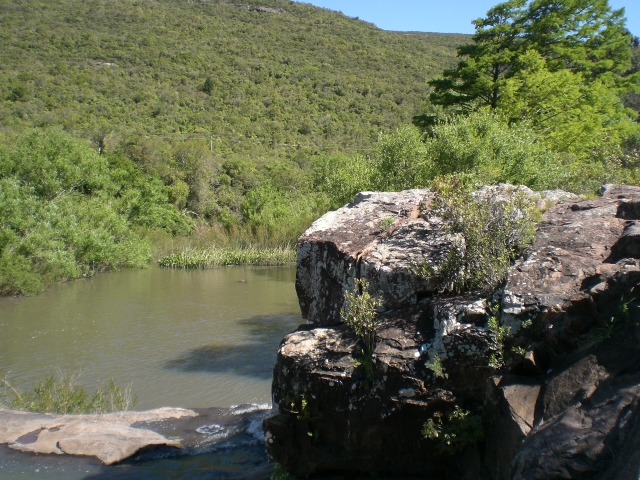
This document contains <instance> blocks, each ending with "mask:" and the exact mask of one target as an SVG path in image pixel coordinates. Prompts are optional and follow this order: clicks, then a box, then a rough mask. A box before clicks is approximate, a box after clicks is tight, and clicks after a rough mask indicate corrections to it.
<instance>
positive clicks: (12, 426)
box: [0, 408, 198, 465]
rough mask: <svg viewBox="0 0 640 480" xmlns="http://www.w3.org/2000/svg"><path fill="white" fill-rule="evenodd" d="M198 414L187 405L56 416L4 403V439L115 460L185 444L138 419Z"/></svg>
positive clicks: (26, 447) (0, 440)
mask: <svg viewBox="0 0 640 480" xmlns="http://www.w3.org/2000/svg"><path fill="white" fill-rule="evenodd" d="M197 415H198V414H197V413H196V412H194V411H192V410H186V409H183V408H158V409H155V410H149V411H144V412H117V413H107V414H101V415H53V414H39V413H30V412H21V411H16V410H7V409H4V408H0V444H7V445H8V446H9V447H10V448H12V449H15V450H20V451H23V452H33V453H48V454H59V455H62V454H67V455H88V456H93V457H97V458H98V459H100V460H101V461H102V462H103V463H104V464H105V465H111V464H114V463H117V462H120V461H122V460H125V459H127V458H129V457H132V456H133V455H135V454H136V453H138V452H139V451H141V450H143V449H147V448H150V447H157V446H166V447H175V448H181V447H182V445H181V443H180V441H179V440H178V439H175V438H174V439H170V438H167V437H165V436H163V435H161V434H159V433H156V432H155V431H153V430H151V429H148V428H142V427H137V426H135V424H139V423H141V422H159V421H163V420H168V419H179V418H185V417H196V416H197Z"/></svg>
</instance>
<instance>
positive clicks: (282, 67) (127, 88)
mask: <svg viewBox="0 0 640 480" xmlns="http://www.w3.org/2000/svg"><path fill="white" fill-rule="evenodd" d="M242 3H243V4H242V5H241V4H238V3H237V2H232V1H230V0H216V1H207V2H191V1H188V0H158V1H151V0H114V1H110V2H104V1H102V0H88V1H79V0H54V1H51V2H45V3H42V2H38V1H36V0H17V1H15V2H14V1H12V2H4V3H3V4H2V5H0V27H1V28H0V39H1V42H2V44H3V46H4V48H3V49H2V52H0V72H1V73H2V74H1V75H0V124H1V125H2V126H3V128H4V129H10V130H14V129H22V128H25V127H46V126H51V125H62V126H64V128H65V129H66V130H68V131H72V132H77V133H78V134H80V135H82V136H84V137H87V138H88V137H92V138H93V139H94V140H95V142H96V145H98V146H101V147H104V148H106V149H107V150H108V149H113V148H117V147H127V146H128V149H129V151H130V155H131V156H133V157H138V158H139V160H141V161H152V160H155V158H153V157H155V156H158V157H163V158H162V159H161V161H163V162H165V163H168V160H169V158H168V155H167V154H168V153H169V152H168V151H167V150H168V147H170V146H173V145H175V144H179V143H180V142H181V141H183V140H186V139H200V143H201V144H202V145H204V146H206V147H207V148H208V147H210V146H211V145H210V140H211V139H213V152H212V154H211V156H212V157H213V158H228V157H229V156H233V155H234V154H236V155H242V156H244V157H248V156H251V157H257V156H262V157H263V158H268V159H269V160H270V159H272V158H273V157H279V158H287V159H294V160H298V161H304V159H305V158H306V157H307V156H308V155H309V154H310V153H314V152H320V151H323V152H325V151H334V152H335V151H341V152H347V153H352V152H355V151H366V150H367V149H369V148H371V146H372V144H373V143H374V142H375V140H376V138H377V135H378V132H379V131H380V130H381V129H383V130H389V129H393V128H395V127H397V126H399V125H401V124H403V123H408V122H409V121H410V119H411V116H412V115H414V114H415V113H416V112H417V111H418V110H419V109H420V108H421V107H422V105H423V103H424V101H425V98H426V96H427V94H428V86H427V85H426V83H425V82H426V80H428V79H430V78H432V77H434V76H435V75H437V74H438V73H439V72H440V71H441V70H442V68H444V67H446V66H449V65H451V64H452V60H453V55H454V54H455V51H454V49H455V47H456V46H457V45H458V44H459V43H461V42H462V41H463V39H464V38H465V36H462V35H439V34H428V35H405V34H402V33H394V32H385V31H382V30H380V29H378V28H376V27H375V26H373V25H371V24H368V23H366V22H362V21H359V20H356V19H352V18H349V17H346V16H344V15H342V14H340V13H337V12H333V11H330V10H325V9H319V8H316V7H313V6H311V5H308V4H303V3H297V2H289V1H284V0H261V1H256V0H248V1H247V2H242ZM256 6H262V7H268V11H264V9H256V8H254V7H256Z"/></svg>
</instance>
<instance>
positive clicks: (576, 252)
mask: <svg viewBox="0 0 640 480" xmlns="http://www.w3.org/2000/svg"><path fill="white" fill-rule="evenodd" d="M511 191H513V187H505V186H501V187H490V188H485V189H483V190H481V191H479V192H478V193H477V194H476V195H482V196H485V197H487V196H489V197H491V198H494V199H495V200H496V201H504V197H505V195H507V196H508V195H509V192H511ZM430 195H431V193H430V192H429V191H427V190H413V191H407V192H399V193H393V194H388V193H376V194H374V193H364V194H360V195H359V196H358V197H356V200H355V202H354V203H353V204H349V205H347V206H345V207H344V208H342V209H340V210H338V211H336V212H332V213H330V214H327V215H326V216H325V217H323V218H322V219H320V220H319V221H317V222H316V223H314V225H313V226H312V227H311V229H310V230H309V231H307V232H306V233H305V234H304V235H303V236H302V237H301V238H300V241H299V250H298V252H299V256H298V273H297V281H296V288H297V291H298V295H299V300H300V305H301V309H302V312H303V315H304V316H305V317H306V318H307V319H309V320H310V322H311V324H310V325H306V326H303V327H301V328H300V329H299V330H298V331H296V332H294V333H292V334H290V335H289V336H287V337H286V338H285V339H284V340H283V342H282V343H281V346H280V350H279V353H278V360H277V363H276V366H275V369H274V382H273V393H274V400H275V401H276V403H277V404H278V408H279V412H280V413H279V415H278V416H276V417H274V418H272V419H268V420H266V421H265V423H264V429H265V432H266V438H267V444H268V451H269V454H270V455H271V456H272V457H273V458H274V459H276V460H277V461H279V462H280V463H282V464H283V465H284V466H285V468H287V469H288V470H289V471H291V472H292V473H294V474H295V475H298V476H308V475H312V474H315V473H321V472H331V471H343V472H350V473H352V474H363V473H375V474H392V475H397V476H402V475H413V476H428V477H429V478H440V479H448V478H452V479H453V478H456V479H457V478H468V479H481V478H482V479H485V478H486V479H489V478H491V479H494V478H495V479H510V478H517V479H543V478H567V479H573V478H575V479H578V478H602V479H603V480H604V479H609V478H621V479H627V478H628V479H632V478H633V480H636V479H637V476H638V472H639V471H640V463H639V462H640V455H638V454H637V448H635V447H637V442H636V441H635V439H636V438H638V432H639V431H640V410H639V409H638V400H637V399H638V398H639V397H638V393H640V391H638V390H637V385H638V383H639V382H638V372H639V371H640V350H639V349H638V345H639V344H640V342H638V340H640V316H639V315H638V308H637V303H638V302H637V300H636V297H637V296H638V292H637V290H638V289H637V288H636V287H637V285H638V284H639V283H640V269H639V268H638V258H640V255H639V253H640V227H639V226H638V225H639V222H640V188H637V187H625V186H607V187H605V188H604V189H603V195H602V197H599V198H595V199H590V200H583V201H580V200H579V199H577V198H575V196H571V195H567V194H564V193H563V192H544V193H543V194H536V193H535V192H531V191H528V190H527V195H528V196H529V198H531V200H532V201H536V202H538V204H539V206H540V207H542V208H547V207H550V208H548V210H547V211H546V212H545V213H544V215H543V219H542V221H541V222H540V223H539V224H538V226H537V234H536V238H535V241H534V243H533V244H532V246H531V247H530V248H528V249H527V251H526V252H525V254H524V255H523V256H522V257H521V258H520V259H518V260H517V262H516V263H515V265H514V266H513V267H512V268H511V269H510V270H509V272H508V275H507V280H506V282H505V285H504V286H503V288H501V289H500V290H498V291H497V292H495V293H494V294H493V295H491V296H490V297H489V298H485V297H484V296H481V295H477V294H474V293H473V292H471V293H467V294H465V295H459V296H446V295H445V296H443V295H440V294H439V293H438V291H437V288H436V286H435V285H431V284H430V283H429V281H428V280H425V279H424V278H423V277H421V276H420V275H418V274H417V272H416V269H415V265H416V262H419V261H425V260H426V261H428V262H429V263H432V264H434V265H437V264H438V262H440V261H442V259H443V258H444V257H445V255H446V254H447V252H448V249H449V248H450V246H451V242H452V239H451V238H450V237H449V236H447V235H446V234H445V233H444V232H445V229H444V228H443V224H442V221H441V220H440V219H439V218H437V217H436V216H434V215H433V214H432V213H431V212H430V209H429V203H430ZM563 198H564V199H563ZM556 202H557V203H556ZM554 203H555V204H554ZM389 217H392V218H393V220H392V221H391V220H385V219H386V218H389ZM356 278H367V279H368V280H369V282H370V284H371V285H372V288H373V289H375V290H378V291H380V292H381V293H382V306H381V307H380V310H381V313H380V315H379V317H380V325H379V327H378V332H377V333H378V339H379V340H378V344H377V346H376V350H375V354H374V357H373V360H372V368H371V370H369V371H367V368H366V366H365V365H362V361H361V359H359V357H358V355H357V353H355V352H357V351H358V349H357V348H356V346H357V339H356V338H355V337H354V336H353V334H352V332H351V331H350V330H349V329H348V328H346V326H344V325H340V324H339V322H340V308H341V307H342V303H343V301H344V292H345V291H346V290H349V289H351V288H353V284H354V280H355V279H356ZM495 302H498V303H500V304H501V315H500V316H501V321H502V325H503V326H506V327H508V328H509V329H510V330H509V335H508V336H507V339H506V342H505V344H504V345H502V346H501V347H502V348H503V350H504V352H505V361H504V363H503V365H502V366H499V365H494V367H498V368H497V369H496V368H492V367H490V366H489V363H490V362H489V358H490V356H491V354H492V353H495V349H496V345H495V333H494V332H492V331H491V330H490V329H489V328H488V326H487V320H488V317H489V312H488V310H489V309H488V306H489V305H488V304H489V303H493V304H495ZM620 349H624V351H623V352H621V351H620ZM512 351H514V352H517V353H511V352H512ZM436 363H437V364H438V368H436V367H435V366H434V365H435V364H436ZM455 407H459V408H461V409H463V410H465V411H469V412H470V414H471V415H478V416H482V419H483V428H484V440H482V441H480V442H478V443H477V444H475V445H471V444H470V445H467V446H463V447H461V448H458V449H457V450H455V451H453V450H451V451H446V449H445V450H442V449H440V448H437V447H438V443H437V440H433V439H425V438H424V436H423V435H422V428H423V424H424V423H425V422H426V421H427V420H429V419H434V418H442V416H440V417H437V415H440V414H442V412H445V413H446V412H451V411H452V410H453V409H454V408H455ZM438 412H439V413H438ZM616 471H617V472H621V473H619V476H617V477H616V475H615V474H614V472H616Z"/></svg>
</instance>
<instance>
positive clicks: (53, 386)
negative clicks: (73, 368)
mask: <svg viewBox="0 0 640 480" xmlns="http://www.w3.org/2000/svg"><path fill="white" fill-rule="evenodd" d="M78 378H79V375H77V376H74V375H64V374H62V373H61V372H58V373H57V375H48V376H46V377H45V378H43V379H42V380H40V381H39V382H38V383H37V384H36V385H34V387H33V391H32V392H20V391H18V390H17V389H15V388H14V387H13V386H11V384H10V383H9V381H8V379H7V376H6V375H5V376H4V377H0V405H3V406H6V407H7V408H14V409H18V410H26V411H29V412H42V413H59V414H65V415H66V414H81V413H108V412H117V411H122V410H128V409H129V408H132V407H134V406H135V403H136V397H135V396H132V394H131V385H128V386H127V387H125V388H124V390H123V389H121V388H120V387H118V385H117V384H116V383H115V380H114V379H113V378H109V380H107V381H106V382H104V383H102V384H101V385H100V386H99V387H98V388H97V389H96V391H95V393H93V394H92V395H89V394H88V393H87V391H86V390H85V389H84V387H82V386H81V385H78V383H77V381H78Z"/></svg>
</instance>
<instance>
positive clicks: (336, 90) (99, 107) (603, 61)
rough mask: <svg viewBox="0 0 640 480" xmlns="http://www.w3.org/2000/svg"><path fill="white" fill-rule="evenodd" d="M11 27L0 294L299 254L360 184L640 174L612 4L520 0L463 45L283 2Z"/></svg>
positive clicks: (633, 92)
mask: <svg viewBox="0 0 640 480" xmlns="http://www.w3.org/2000/svg"><path fill="white" fill-rule="evenodd" d="M257 6H260V7H261V8H256V7H257ZM558 9H560V10H558ZM585 15H586V16H585ZM560 18H564V19H565V20H566V21H565V22H558V19H560ZM0 25H1V26H2V28H1V29H0V38H1V39H2V41H3V45H4V46H5V48H4V49H3V51H2V52H0V60H1V62H0V71H2V73H3V74H2V75H0V125H2V127H1V129H0V145H3V146H2V147H0V197H1V200H2V201H1V202H0V222H1V224H2V229H1V230H0V293H2V294H15V293H26V292H35V291H39V290H41V289H42V288H44V286H46V285H47V284H48V283H51V282H55V281H60V280H65V279H69V278H76V277H79V276H83V275H91V274H92V273H93V272H95V271H100V270H105V269H109V268H121V267H124V266H138V265H144V264H146V263H147V262H148V260H149V258H150V257H151V248H152V246H153V247H154V248H155V252H156V254H157V255H158V256H159V255H160V254H162V255H165V254H170V255H169V256H167V257H165V259H166V262H168V264H171V265H174V264H175V265H178V264H180V263H182V264H184V265H191V264H193V265H199V266H201V265H208V264H215V263H218V262H219V261H222V262H223V263H224V262H227V261H228V259H229V258H230V257H229V255H230V254H229V252H232V251H234V250H233V249H236V251H240V252H242V251H245V253H246V252H248V251H250V250H251V251H253V250H252V249H254V248H255V247H258V248H264V247H273V248H277V247H281V246H285V245H290V244H292V243H293V242H295V239H296V238H297V237H298V236H299V235H300V234H301V233H302V232H303V231H304V230H305V229H306V228H307V227H308V226H309V225H310V224H311V222H312V221H313V220H314V219H315V218H317V217H318V216H320V215H321V214H323V213H324V212H326V211H327V210H328V209H330V208H336V207H339V206H341V205H343V204H345V203H347V202H349V201H351V200H352V199H353V195H354V194H355V193H357V192H358V191H362V190H402V189H406V188H416V187H425V186H429V185H431V184H432V182H433V181H434V179H438V178H440V177H442V176H451V175H456V176H459V175H461V174H463V175H464V176H465V178H466V179H467V180H468V182H469V185H479V184H494V183H500V182H510V183H514V184H524V185H527V186H529V187H531V188H534V189H547V188H564V189H567V190H571V191H574V192H588V193H593V192H595V191H596V190H597V188H598V187H599V186H600V185H601V184H602V183H610V182H626V183H637V182H638V180H639V179H640V170H639V168H640V154H639V153H638V145H640V129H639V124H638V123H637V117H638V113H637V108H638V92H639V89H638V82H639V81H640V79H639V77H640V73H639V72H640V65H639V64H638V58H639V57H638V55H640V54H639V53H638V47H637V38H635V37H632V36H631V35H629V34H628V32H627V31H626V29H624V21H623V18H622V16H621V12H617V11H612V10H611V9H610V8H609V6H608V3H607V1H606V0H599V1H598V2H587V1H586V0H567V1H566V2H560V3H558V2H551V1H550V0H509V1H508V2H505V3H502V4H499V5H497V6H496V7H494V8H493V9H491V10H490V11H489V12H488V14H487V17H486V18H484V19H480V20H478V21H476V27H477V30H476V35H475V36H473V37H468V36H462V35H438V34H417V33H411V34H402V33H398V32H385V31H382V30H379V29H377V28H376V27H375V26H373V25H370V24H368V23H366V22H362V21H359V20H357V19H351V18H348V17H346V16H344V15H342V14H340V13H336V12H332V11H329V10H324V9H319V8H316V7H312V6H310V5H307V4H301V3H296V2H286V1H283V0H264V1H260V2H258V1H257V0H251V1H248V2H245V3H244V4H243V5H239V4H235V3H231V2H230V1H227V0H218V1H208V2H189V1H187V0H177V1H170V0H158V1H153V2H151V1H150V0H114V1H113V2H103V1H101V0H89V1H88V2H79V1H78V0H55V1H54V2H49V3H46V4H43V3H38V2H37V1H36V0H18V1H15V2H11V3H5V4H3V5H0ZM470 39H471V40H472V41H473V43H472V44H469V45H466V46H463V47H460V48H459V49H458V54H459V55H460V57H461V58H460V60H461V61H460V63H459V65H458V67H457V68H456V67H455V66H454V63H455V59H454V53H455V47H456V46H459V45H460V44H464V43H468V41H469V40H470ZM580 39H581V40H580ZM634 42H635V44H636V45H635V47H634V46H633V45H634ZM443 70H444V74H443V78H441V79H439V80H438V79H435V80H434V78H435V77H436V76H437V75H438V74H439V73H441V72H443ZM491 71H493V72H494V73H495V74H496V75H494V76H491V75H489V74H488V73H490V72H491ZM429 83H430V85H429ZM432 88H433V89H435V90H434V91H432ZM430 93H433V95H431V100H432V101H433V103H430V102H429V94H430ZM633 109H636V110H635V111H633ZM412 120H413V123H414V124H415V126H414V125H411V123H412ZM34 127H35V128H36V129H35V130H34ZM60 127H62V128H63V130H65V132H64V133H63V131H61V130H60ZM189 234H191V237H189V238H188V239H187V240H185V237H184V235H189ZM212 244H215V248H213V249H212ZM183 247H186V248H187V249H189V250H188V253H189V254H188V255H187V254H180V253H176V252H178V251H179V250H180V249H182V248H183ZM220 252H223V253H224V254H223V255H222V256H220V255H219V254H220ZM214 253H215V254H214ZM181 255H182V256H181ZM252 255H253V254H251V255H245V257H246V258H249V257H251V258H254V256H252ZM265 256H266V253H264V252H263V253H261V254H260V255H258V257H260V258H262V257H265ZM214 257H215V259H214ZM258 257H255V258H258ZM220 258H222V260H220ZM234 258H235V257H234ZM238 258H239V257H238ZM243 258H244V257H243ZM212 259H214V260H212ZM256 261H257V260H256Z"/></svg>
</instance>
